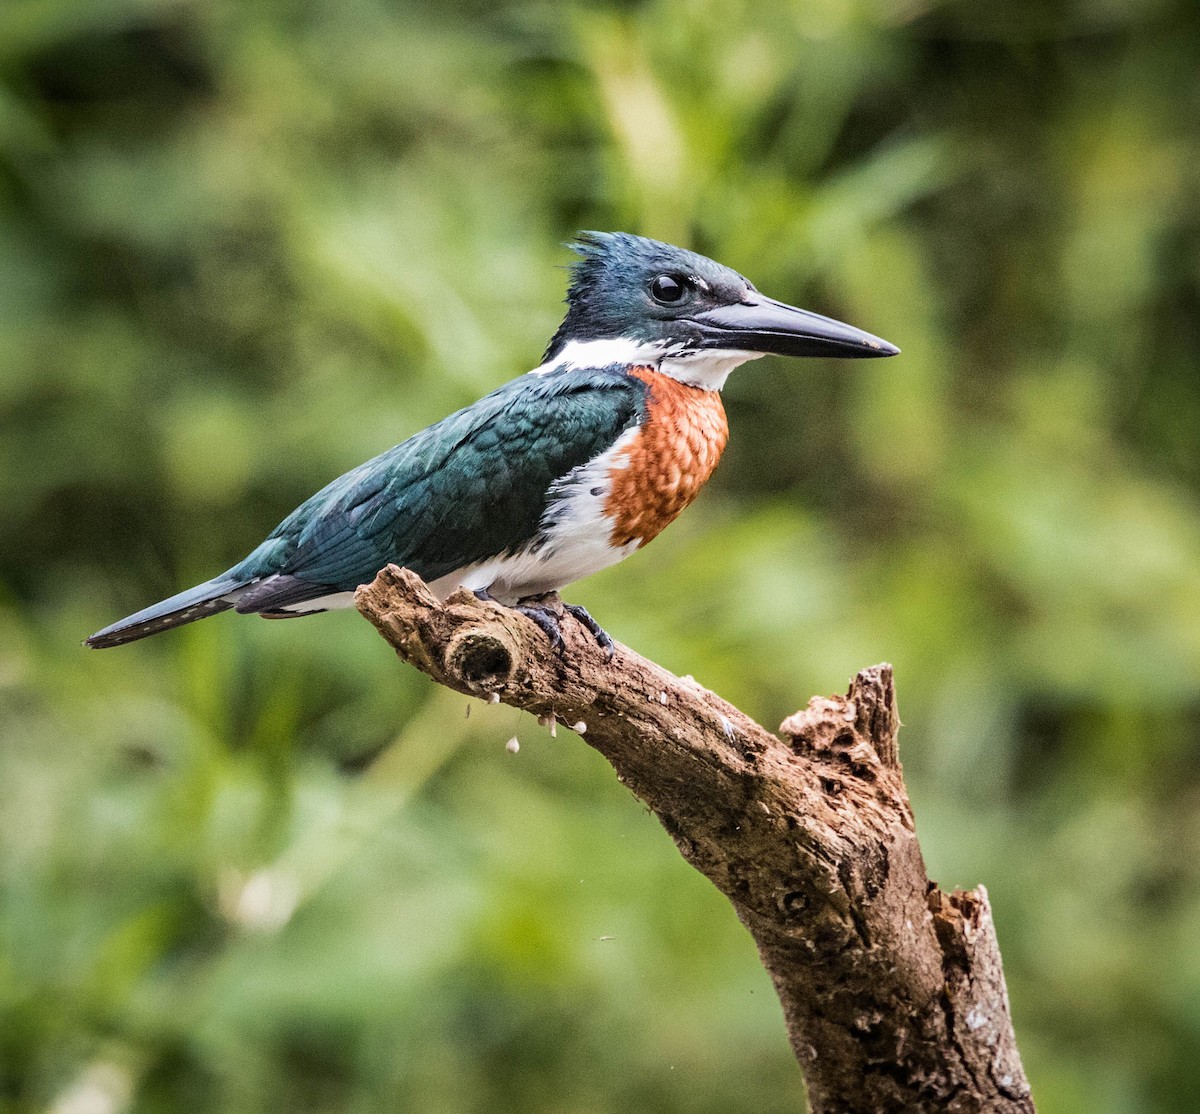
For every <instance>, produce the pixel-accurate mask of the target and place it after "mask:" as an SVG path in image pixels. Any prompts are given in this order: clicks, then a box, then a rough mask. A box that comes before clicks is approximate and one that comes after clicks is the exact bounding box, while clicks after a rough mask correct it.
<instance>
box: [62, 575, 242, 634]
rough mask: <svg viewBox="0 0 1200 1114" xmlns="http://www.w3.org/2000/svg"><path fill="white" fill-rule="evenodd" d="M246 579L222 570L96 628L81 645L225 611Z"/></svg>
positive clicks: (164, 627)
mask: <svg viewBox="0 0 1200 1114" xmlns="http://www.w3.org/2000/svg"><path fill="white" fill-rule="evenodd" d="M246 583H247V582H246V581H245V580H240V579H236V578H233V577H230V576H229V575H228V574H227V573H226V574H223V575H222V576H218V577H216V578H215V579H214V580H208V581H205V583H203V584H197V585H196V587H195V588H189V589H188V590H187V591H186V592H180V593H179V594H178V595H176V596H172V597H171V598H170V599H166V600H163V601H162V602H161V603H156V604H152V605H151V606H150V607H146V608H143V609H142V610H141V611H138V612H135V613H134V614H133V615H129V616H127V617H126V618H124V619H120V620H118V621H117V622H115V623H113V624H112V625H111V626H107V627H105V628H104V629H103V630H102V631H97V632H96V633H95V634H93V635H92V637H91V638H89V639H87V640H86V641H85V642H84V645H85V646H90V647H91V648H92V649H93V650H103V649H106V648H107V647H109V646H122V645H124V644H125V643H126V642H136V641H137V640H138V639H139V638H145V637H146V636H147V635H151V634H158V632H159V631H164V630H170V629H171V628H172V627H182V626H183V625H184V624H185V623H194V622H195V621H196V620H197V619H204V618H207V617H208V616H209V615H216V614H217V613H218V612H221V611H228V610H229V609H230V608H231V607H233V605H234V604H235V603H236V602H237V598H238V596H239V595H241V592H242V590H243V589H244V588H245V587H246Z"/></svg>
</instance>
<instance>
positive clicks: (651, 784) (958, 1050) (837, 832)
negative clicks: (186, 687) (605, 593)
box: [357, 566, 1034, 1114]
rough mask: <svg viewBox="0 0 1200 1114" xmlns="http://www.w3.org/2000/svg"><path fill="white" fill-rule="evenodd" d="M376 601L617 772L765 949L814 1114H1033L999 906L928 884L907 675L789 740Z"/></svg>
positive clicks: (495, 615) (440, 664)
mask: <svg viewBox="0 0 1200 1114" xmlns="http://www.w3.org/2000/svg"><path fill="white" fill-rule="evenodd" d="M357 603H358V608H359V610H360V611H361V612H362V613H363V615H365V616H366V617H367V618H368V619H370V620H371V622H372V623H374V624H375V626H376V627H377V628H378V629H379V632H380V633H381V634H382V635H383V637H384V638H385V639H387V641H388V642H389V643H390V644H391V645H392V646H393V647H394V648H395V650H396V652H397V653H398V654H399V655H400V657H401V658H403V659H404V660H405V661H408V662H411V663H412V664H413V665H415V666H416V667H417V668H418V669H420V670H422V671H423V672H425V673H427V674H428V675H429V676H430V677H432V678H433V679H434V680H435V681H437V682H439V683H440V684H443V685H447V686H449V687H450V688H452V689H455V690H457V691H458V692H463V693H467V694H468V695H470V696H476V697H481V698H483V699H485V700H491V701H493V702H494V701H496V700H497V699H499V700H502V701H504V702H505V703H507V704H511V705H513V706H514V707H517V708H522V709H524V710H525V711H528V712H531V713H532V714H534V715H536V716H539V717H543V718H545V717H553V719H555V720H557V721H558V722H560V723H563V724H565V725H567V726H570V727H572V728H573V729H574V730H576V731H578V732H579V733H580V734H582V735H583V736H584V739H585V741H586V742H587V743H588V744H590V745H591V746H593V747H594V748H595V749H596V750H598V751H599V752H600V753H601V754H602V755H604V757H605V758H606V759H608V761H609V762H610V763H611V764H612V766H613V768H614V769H615V770H616V772H617V777H618V778H619V779H620V780H621V781H622V782H623V783H624V784H625V785H626V786H628V788H629V789H630V790H632V792H633V793H635V794H636V795H637V796H638V797H639V798H640V799H641V800H642V801H644V802H645V803H646V804H647V805H648V806H649V807H650V808H651V809H652V810H653V811H654V813H655V815H656V816H657V817H658V819H659V820H660V821H661V823H662V825H663V827H664V828H666V830H667V831H668V832H669V833H670V835H671V837H672V838H673V839H674V840H675V843H676V844H677V845H678V847H679V850H680V851H681V853H682V854H683V857H684V858H685V859H687V861H688V862H689V863H691V864H692V865H693V866H694V867H695V868H696V869H697V870H699V871H700V872H701V873H703V874H704V875H705V876H706V877H707V878H708V879H709V880H710V881H712V883H713V884H714V885H715V886H716V887H717V888H718V889H719V890H720V891H721V892H722V893H724V894H725V895H726V897H728V898H729V900H730V901H731V902H732V903H733V907H734V909H735V910H736V911H737V915H738V917H739V918H741V920H742V923H743V924H745V925H746V927H747V928H748V929H749V930H750V932H751V934H752V935H753V937H754V939H755V941H756V942H757V944H758V949H759V954H760V955H761V957H762V961H763V964H764V965H765V967H766V968H767V970H768V971H769V972H770V975H771V978H772V980H773V981H774V984H775V989H776V991H777V993H778V995H779V999H780V1002H781V1003H782V1004H783V1012H784V1017H785V1019H786V1022H787V1028H788V1034H789V1037H790V1039H791V1043H792V1048H793V1050H794V1051H795V1054H796V1057H797V1059H798V1060H799V1062H800V1065H801V1068H802V1070H803V1072H804V1077H805V1082H806V1084H807V1089H808V1095H809V1101H810V1103H811V1106H812V1109H813V1111H815V1112H818V1114H824V1112H830V1114H832V1112H834V1111H837V1112H839V1114H847V1112H855V1111H862V1112H864V1114H866V1112H869V1114H881V1112H884V1111H908V1112H912V1111H929V1112H934V1111H937V1112H939V1114H941V1112H945V1111H961V1112H967V1111H989V1112H993V1111H995V1112H1004V1114H1017V1112H1021V1114H1028V1112H1032V1111H1033V1109H1034V1107H1033V1101H1032V1099H1031V1097H1030V1093H1029V1085H1028V1083H1027V1082H1026V1080H1025V1075H1024V1072H1023V1070H1022V1067H1021V1061H1020V1057H1019V1055H1018V1052H1017V1046H1016V1041H1015V1038H1014V1036H1013V1030H1012V1022H1011V1019H1010V1017H1009V1009H1008V998H1007V993H1006V990H1005V986H1004V974H1003V970H1002V968H1001V962H1000V951H999V947H998V945H997V943H996V935H995V930H994V928H993V925H992V916H991V908H990V907H989V905H988V898H987V892H986V891H985V890H984V888H983V887H982V886H980V887H978V888H977V889H975V890H972V891H967V892H961V891H958V892H955V893H952V894H944V893H942V892H941V891H940V890H939V889H938V888H937V887H936V886H935V885H933V884H932V883H930V882H929V881H928V879H927V878H926V875H925V865H924V862H923V860H922V858H921V850H920V847H919V846H918V843H917V838H916V833H915V830H914V825H913V815H912V808H911V806H910V805H909V801H908V794H907V792H906V791H905V788H904V782H903V779H902V776H901V770H900V761H899V756H898V752H897V748H896V732H897V729H898V727H899V725H900V723H899V719H898V717H897V714H896V704H895V693H894V690H893V687H892V670H891V667H890V666H888V665H879V666H875V667H873V668H871V669H865V670H863V671H862V672H861V673H859V674H858V676H857V677H856V678H855V679H854V681H853V683H852V684H851V686H850V691H849V693H848V694H847V695H846V696H845V697H829V698H825V697H814V698H813V699H812V700H811V701H809V704H808V707H807V708H806V709H805V710H804V711H801V712H797V713H796V714H795V715H793V716H791V717H789V718H788V719H787V720H786V721H785V722H784V724H783V726H782V728H781V732H782V734H783V736H784V739H783V740H781V739H780V738H778V737H776V736H775V735H772V734H771V733H770V732H768V731H767V730H765V729H764V728H763V727H761V726H759V725H758V724H757V723H755V722H754V721H753V720H751V719H750V718H749V717H747V716H745V715H743V714H742V713H741V712H740V711H738V710H737V709H736V708H734V707H733V706H732V705H730V704H727V703H726V702H725V701H723V700H722V699H720V697H718V696H716V695H714V694H713V693H711V692H709V691H708V690H707V689H705V688H702V687H701V686H700V685H698V684H696V683H695V682H694V681H691V680H690V679H680V678H678V677H675V676H673V675H672V674H670V673H668V672H667V671H666V670H664V669H662V668H660V667H659V666H657V665H655V664H654V663H653V662H650V661H647V660H646V659H645V658H642V657H639V656H638V655H637V654H635V653H633V652H632V651H631V650H629V649H627V648H626V647H624V646H618V648H617V651H616V654H615V656H614V657H613V658H612V659H611V660H606V659H605V656H604V654H603V652H602V651H601V650H600V649H599V648H598V647H597V646H596V644H595V642H594V641H593V640H592V638H591V636H590V635H589V634H587V633H586V632H585V631H584V630H583V629H582V628H581V627H580V626H579V624H578V623H576V622H575V620H574V619H572V618H570V617H564V618H563V621H562V630H563V637H564V639H565V642H566V645H565V648H564V649H563V650H562V651H554V650H552V649H551V647H550V644H549V640H548V639H547V638H546V636H545V634H544V633H542V631H541V630H539V629H538V627H537V626H536V625H535V624H534V623H533V622H531V621H530V620H529V619H527V618H526V617H525V616H523V615H521V614H519V613H518V612H515V611H513V610H511V609H509V608H504V607H500V606H499V605H497V604H494V603H489V602H482V601H480V600H477V599H476V598H475V597H474V596H473V595H471V594H470V593H468V592H465V591H461V592H458V593H456V594H455V595H453V596H451V597H450V598H449V600H447V601H446V602H445V603H444V604H443V603H441V602H439V601H438V600H437V599H436V598H435V597H434V596H433V595H432V593H430V591H429V590H428V588H427V587H426V586H425V584H424V583H423V582H422V581H421V580H420V579H419V578H418V577H417V576H415V575H414V574H413V573H411V572H409V571H408V570H404V569H398V568H396V567H395V566H390V567H389V568H387V569H385V570H384V571H383V572H381V573H380V574H379V576H378V577H377V578H376V580H375V582H374V583H373V584H369V585H364V586H363V587H362V588H360V589H359V590H358V595H357Z"/></svg>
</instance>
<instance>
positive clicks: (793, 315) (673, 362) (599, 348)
mask: <svg viewBox="0 0 1200 1114" xmlns="http://www.w3.org/2000/svg"><path fill="white" fill-rule="evenodd" d="M571 246H572V248H573V249H574V250H575V251H576V252H578V253H579V255H580V259H579V261H578V262H576V263H575V264H574V266H573V268H572V273H571V284H570V288H569V289H568V291H567V315H566V317H565V318H564V319H563V323H562V324H561V325H560V326H559V328H558V331H557V332H556V333H555V334H554V337H553V339H552V340H551V341H550V346H549V347H548V348H547V349H546V355H545V357H544V361H545V363H547V364H549V363H551V362H554V361H558V362H567V363H582V362H584V361H585V360H586V361H587V362H589V363H592V364H593V365H594V364H596V363H598V362H601V361H602V362H605V363H644V362H655V363H658V364H659V365H660V366H661V367H662V370H664V371H666V372H668V373H669V374H672V375H674V376H675V377H676V378H679V379H682V380H684V381H685V382H694V383H696V384H697V385H699V386H705V387H714V386H715V387H717V388H719V387H720V386H721V385H722V384H723V383H724V381H725V377H726V376H727V375H728V374H729V371H730V370H731V369H732V368H733V367H736V366H737V365H738V364H740V363H744V362H745V361H746V360H752V359H755V358H756V357H758V356H765V355H768V354H774V355H779V356H849V357H865V356H894V355H896V353H897V352H899V351H900V350H899V349H898V348H896V347H895V346H894V345H892V344H889V343H888V342H887V341H886V340H880V339H879V337H875V336H872V335H871V334H870V333H864V332H863V331H862V330H860V329H855V328H852V327H851V326H850V325H843V324H842V323H841V322H840V321H834V320H832V319H831V318H828V317H822V316H821V315H820V314H817V313H809V312H808V311H807V310H803V309H796V308H795V307H794V306H789V305H785V304H784V303H783V302H777V301H775V300H774V299H773V298H768V297H765V296H764V295H762V294H760V293H759V292H758V291H757V290H756V289H755V288H754V284H753V283H752V282H750V281H749V280H748V279H745V278H743V277H742V276H741V275H739V274H738V273H737V272H736V271H733V270H730V269H729V268H728V267H724V266H722V265H721V264H720V263H716V262H714V261H713V260H711V259H707V258H706V257H705V256H703V255H697V254H696V253H695V252H692V251H686V250H684V249H683V248H677V247H673V246H672V245H670V244H664V243H661V242H660V241H658V240H648V239H646V238H644V237H642V236H633V235H630V234H629V233H627V232H581V233H579V235H578V237H577V239H576V241H575V242H574V243H573V244H572V245H571Z"/></svg>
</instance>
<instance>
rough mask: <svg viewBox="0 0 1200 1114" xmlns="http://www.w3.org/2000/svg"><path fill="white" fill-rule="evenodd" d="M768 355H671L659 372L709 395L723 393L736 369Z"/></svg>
mask: <svg viewBox="0 0 1200 1114" xmlns="http://www.w3.org/2000/svg"><path fill="white" fill-rule="evenodd" d="M765 354H766V353H764V352H742V351H737V350H735V351H730V352H726V351H723V350H721V349H712V350H709V351H703V352H691V353H688V354H687V355H683V354H680V355H678V356H670V355H668V356H664V357H663V358H662V359H661V360H660V361H659V364H658V370H659V371H661V372H662V373H663V375H669V376H670V377H671V378H672V379H678V380H679V381H680V382H681V383H688V384H690V385H691V386H693V387H700V388H702V389H703V390H706V391H719V390H720V389H721V388H722V387H723V386H725V380H726V379H728V378H729V373H730V372H731V371H733V369H734V368H735V367H740V366H741V365H742V364H744V363H745V362H746V361H747V360H757V359H759V358H760V357H761V356H764V355H765Z"/></svg>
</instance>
